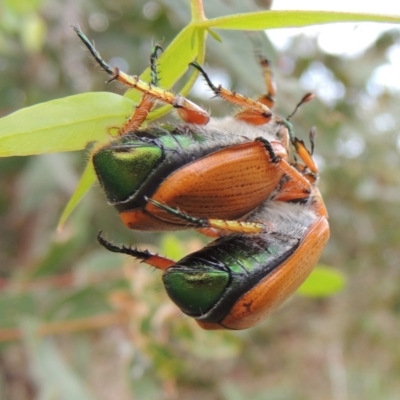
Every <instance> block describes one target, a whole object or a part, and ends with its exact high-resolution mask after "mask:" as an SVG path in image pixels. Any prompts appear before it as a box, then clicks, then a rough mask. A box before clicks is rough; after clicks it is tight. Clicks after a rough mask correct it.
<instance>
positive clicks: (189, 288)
mask: <svg viewBox="0 0 400 400" xmlns="http://www.w3.org/2000/svg"><path fill="white" fill-rule="evenodd" d="M74 30H75V31H76V33H77V34H78V36H79V37H80V39H81V40H82V41H83V43H84V44H85V45H86V47H87V48H88V49H89V51H90V52H91V54H92V55H93V57H94V58H95V60H96V61H97V62H98V63H99V65H100V66H101V67H102V68H103V69H104V70H105V71H106V72H107V73H108V74H109V75H110V76H111V80H117V81H119V82H121V83H123V84H124V85H126V86H128V87H129V88H135V89H137V90H139V91H141V92H142V93H143V96H142V99H141V101H140V103H139V105H138V106H137V107H136V109H135V110H134V112H133V114H132V115H131V117H130V118H129V119H128V120H127V122H126V124H125V125H124V126H123V127H122V128H121V129H120V131H119V137H117V138H115V139H113V140H112V141H111V142H110V143H107V144H106V145H101V146H100V147H97V148H96V149H95V150H94V152H93V154H92V161H93V165H94V168H95V170H96V173H97V176H98V179H99V181H100V184H101V186H102V188H103V189H104V191H105V193H106V196H107V199H108V201H109V202H110V203H111V204H113V205H114V206H115V207H116V209H117V210H118V211H119V213H120V217H121V219H122V221H123V222H124V224H125V225H126V226H127V227H129V228H131V229H137V230H150V231H168V230H181V229H190V228H194V229H198V230H200V231H201V232H202V233H205V234H207V235H209V236H214V237H217V239H216V240H214V241H213V242H211V243H210V244H209V245H208V246H206V247H205V248H203V249H201V250H199V251H197V252H195V253H192V254H189V255H188V256H186V257H184V258H183V259H182V260H180V261H178V262H175V261H173V260H169V259H167V258H164V257H161V256H158V255H155V254H152V253H150V252H148V251H141V250H138V249H134V248H130V247H125V246H121V247H120V246H115V245H113V244H111V243H110V242H108V241H106V240H105V239H104V238H103V237H102V236H101V235H99V237H98V239H99V242H100V243H101V244H102V245H103V246H104V247H106V248H107V249H108V250H110V251H113V252H118V253H124V254H128V255H131V256H133V257H135V258H137V259H139V260H142V261H143V262H145V263H147V264H149V265H151V266H154V267H156V268H158V269H161V270H163V272H164V273H163V282H164V286H165V288H166V290H167V293H168V295H169V296H170V298H171V299H172V300H173V301H174V302H175V303H176V304H177V306H178V307H179V308H180V309H181V310H182V311H183V312H184V313H185V314H187V315H189V316H191V317H193V318H195V319H196V321H197V322H198V324H199V325H200V326H201V327H203V328H205V329H245V328H249V327H251V326H253V325H255V324H257V323H259V322H260V321H261V320H262V319H263V318H265V316H266V315H268V314H269V313H270V312H271V311H272V310H273V309H274V308H276V307H277V306H278V305H279V304H281V303H282V302H283V301H284V300H285V299H286V298H287V297H289V296H290V295H291V294H292V293H293V292H294V291H295V290H296V289H297V288H298V287H299V286H300V284H301V283H302V282H303V281H304V280H305V279H306V278H307V276H308V275H309V274H310V272H311V271H312V269H313V268H314V266H315V264H316V263H317V261H318V259H319V257H320V255H321V253H322V250H323V249H324V247H325V244H326V242H327V240H328V238H329V226H328V222H327V218H328V216H327V212H326V209H325V205H324V203H323V200H322V198H321V195H320V193H319V191H318V188H317V186H316V183H317V179H318V168H317V166H316V164H315V163H314V161H313V158H312V154H311V153H310V152H309V151H308V150H307V148H306V147H305V145H304V143H303V142H302V141H300V140H298V139H297V138H296V137H295V136H294V134H293V130H292V127H291V124H290V123H289V121H288V120H289V118H290V117H289V118H287V119H286V120H285V119H281V118H279V117H277V116H276V115H274V114H273V113H272V111H271V108H272V106H273V103H274V100H273V97H274V95H275V89H274V85H273V81H272V78H271V73H270V69H269V65H268V62H267V61H266V60H264V59H262V60H261V66H262V67H263V71H264V76H265V81H266V86H267V95H265V96H263V97H261V98H259V99H257V100H252V99H249V98H247V97H245V96H242V95H240V94H238V93H235V92H231V91H229V90H226V89H224V88H222V87H220V86H219V87H216V86H214V85H213V83H212V82H211V81H210V79H209V77H208V76H207V74H206V72H205V71H204V70H203V69H202V67H201V66H200V65H198V64H196V63H192V66H193V67H194V68H197V69H198V70H199V71H200V73H201V74H202V75H203V77H204V78H205V80H206V82H207V84H208V85H209V87H210V88H211V89H212V91H213V92H214V93H215V95H217V96H219V97H221V98H223V99H225V100H226V101H228V102H230V103H232V104H234V105H236V106H239V107H240V109H241V111H239V112H238V113H237V114H236V115H234V116H232V117H226V118H223V119H220V120H217V119H213V118H211V117H210V116H209V115H208V113H207V112H206V111H205V110H203V109H202V108H200V107H199V106H197V105H195V104H194V103H192V102H191V101H189V100H187V99H186V98H184V97H182V96H179V95H174V94H172V93H171V92H168V91H165V90H163V89H161V88H159V87H158V86H157V84H158V77H157V69H156V57H157V51H158V50H159V48H157V47H156V49H155V50H154V52H153V54H152V57H151V71H152V79H151V80H152V81H151V83H145V82H143V81H141V80H140V79H139V78H138V77H136V76H129V75H127V74H125V73H124V72H121V71H119V70H118V69H117V68H111V67H110V66H109V65H108V64H107V63H106V62H105V61H104V60H103V59H102V58H101V57H100V55H99V53H98V52H97V51H96V50H95V48H94V47H93V45H92V44H91V43H90V42H89V40H88V39H87V38H86V37H85V36H84V34H83V33H82V32H81V31H80V30H79V29H78V28H74ZM310 98H311V95H306V96H305V97H304V98H303V99H302V101H301V102H300V103H299V105H300V104H301V103H303V102H306V101H308V100H309V99H310ZM155 102H163V103H167V104H171V105H172V106H173V107H174V108H175V109H176V110H177V112H178V114H179V116H180V117H181V118H182V119H183V121H184V122H183V123H181V124H177V125H153V126H149V127H147V128H145V129H141V125H142V124H143V122H144V120H145V118H146V116H147V114H148V113H149V111H150V110H151V109H152V108H153V106H154V103H155ZM296 109H297V108H296ZM311 143H312V146H313V136H312V135H311ZM291 146H293V147H294V149H295V152H296V155H297V156H298V158H299V159H300V160H301V161H302V163H299V162H298V161H297V160H295V161H292V159H291V158H290V154H289V149H290V147H291Z"/></svg>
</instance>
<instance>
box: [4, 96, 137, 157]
mask: <svg viewBox="0 0 400 400" xmlns="http://www.w3.org/2000/svg"><path fill="white" fill-rule="evenodd" d="M133 107H134V104H133V103H132V101H131V100H129V99H127V98H125V97H123V96H119V95H117V94H113V93H107V92H98V93H84V94H79V95H76V96H70V97H65V98H63V99H58V100H52V101H48V102H46V103H40V104H37V105H34V106H32V107H27V108H24V109H22V110H19V111H16V112H15V113H13V114H10V115H8V116H7V117H4V118H2V119H0V157H7V156H27V155H32V154H43V153H54V152H61V151H73V150H81V149H83V148H85V147H86V145H87V144H88V143H89V142H92V141H96V140H100V139H102V140H104V139H106V138H107V136H108V134H109V133H108V129H112V128H114V127H117V126H121V125H122V124H123V122H124V120H125V118H126V116H127V115H129V114H130V113H131V112H132V109H133Z"/></svg>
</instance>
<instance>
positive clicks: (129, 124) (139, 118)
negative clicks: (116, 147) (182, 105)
mask: <svg viewBox="0 0 400 400" xmlns="http://www.w3.org/2000/svg"><path fill="white" fill-rule="evenodd" d="M160 51H161V52H162V51H163V49H162V47H161V46H159V45H155V46H154V48H153V51H152V52H151V55H150V73H151V79H150V84H151V85H156V86H157V85H158V83H159V82H160V79H159V76H158V71H157V57H158V52H160ZM154 102H155V100H154V98H153V97H152V96H150V95H148V94H144V95H143V96H142V98H141V100H140V103H139V104H138V105H137V106H136V107H135V109H134V111H133V113H132V115H131V116H130V117H129V118H128V119H127V121H126V123H125V124H124V125H123V126H122V127H121V128H120V130H119V135H120V136H123V135H125V134H127V133H128V132H132V131H136V130H137V129H139V128H140V127H141V126H142V124H143V122H144V121H145V119H146V118H147V116H148V115H149V112H150V111H151V110H152V108H153V106H154Z"/></svg>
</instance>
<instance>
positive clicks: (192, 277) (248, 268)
mask: <svg viewBox="0 0 400 400" xmlns="http://www.w3.org/2000/svg"><path fill="white" fill-rule="evenodd" d="M298 244H299V240H298V239H297V238H293V237H289V236H286V235H275V234H272V233H269V234H268V233H265V234H263V235H260V236H257V237H256V236H245V235H234V236H232V235H229V236H227V237H224V238H220V239H218V240H216V241H214V242H213V243H212V244H211V245H209V246H207V247H205V248H204V249H202V250H199V251H197V252H196V253H193V254H190V255H189V256H187V257H185V258H183V259H182V260H180V261H179V262H177V263H176V265H175V266H174V267H171V268H169V269H168V271H167V272H166V273H165V274H164V276H163V281H164V285H165V288H166V290H167V293H168V295H169V296H170V297H171V299H172V300H173V301H174V302H175V303H176V304H177V305H178V306H179V307H180V308H181V310H182V311H183V312H184V313H185V314H188V315H190V316H192V317H195V318H197V319H199V320H202V321H204V322H219V321H221V320H222V319H223V318H224V317H225V316H226V314H227V313H228V312H229V311H230V309H231V308H232V306H233V304H234V303H235V302H236V301H237V300H238V299H239V298H240V296H242V295H243V294H245V293H247V292H248V291H249V290H250V289H252V288H253V287H255V286H256V285H257V284H258V283H259V282H260V281H261V280H262V279H263V278H264V277H265V276H267V275H268V274H270V273H271V272H273V271H274V270H275V268H277V267H279V265H281V263H282V261H283V260H285V259H287V258H288V257H289V255H290V254H292V253H293V252H294V251H295V250H296V248H297V246H298Z"/></svg>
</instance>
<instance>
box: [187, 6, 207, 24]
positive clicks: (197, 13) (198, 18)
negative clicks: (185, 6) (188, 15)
mask: <svg viewBox="0 0 400 400" xmlns="http://www.w3.org/2000/svg"><path fill="white" fill-rule="evenodd" d="M190 9H191V11H192V23H196V22H203V21H206V20H207V18H206V15H205V14H204V7H203V0H190Z"/></svg>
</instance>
